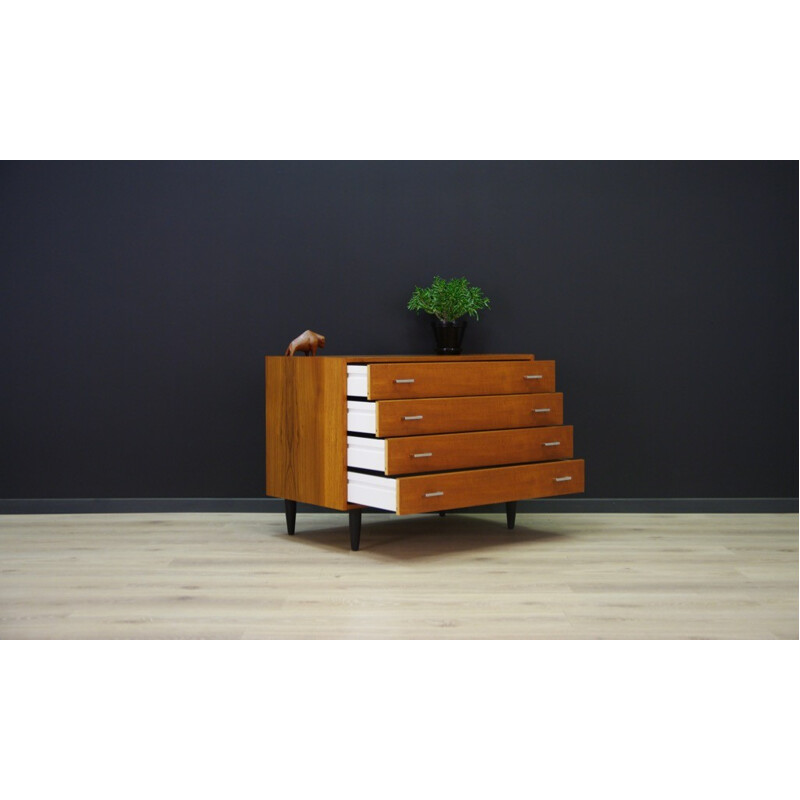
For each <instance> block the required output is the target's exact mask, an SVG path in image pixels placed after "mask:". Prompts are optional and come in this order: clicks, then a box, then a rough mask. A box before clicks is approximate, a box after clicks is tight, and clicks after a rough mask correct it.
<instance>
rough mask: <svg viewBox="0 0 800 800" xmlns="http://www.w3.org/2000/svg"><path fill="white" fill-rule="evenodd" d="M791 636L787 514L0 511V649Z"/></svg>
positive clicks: (791, 547) (793, 565) (794, 603)
mask: <svg viewBox="0 0 800 800" xmlns="http://www.w3.org/2000/svg"><path fill="white" fill-rule="evenodd" d="M241 638H243V639H587V638H604V639H687V638H700V639H797V638H798V517H797V515H796V514H520V515H518V517H517V526H516V529H515V530H513V531H508V530H506V527H505V516H504V515H500V514H472V515H467V514H448V516H446V517H444V518H440V517H438V516H416V517H395V516H392V515H378V514H365V515H364V523H363V529H362V535H361V550H360V551H359V552H357V553H353V552H351V551H350V549H349V538H348V531H347V517H346V515H345V514H300V515H298V517H297V534H296V535H295V536H287V535H286V529H285V523H284V519H283V515H277V514H84V515H69V514H64V515H9V516H3V517H0V639H241Z"/></svg>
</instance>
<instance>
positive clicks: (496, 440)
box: [356, 425, 572, 475]
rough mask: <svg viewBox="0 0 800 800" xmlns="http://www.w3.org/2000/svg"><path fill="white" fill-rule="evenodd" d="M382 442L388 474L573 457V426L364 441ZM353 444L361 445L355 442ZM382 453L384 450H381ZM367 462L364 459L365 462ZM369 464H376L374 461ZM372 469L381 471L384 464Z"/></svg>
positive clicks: (407, 473)
mask: <svg viewBox="0 0 800 800" xmlns="http://www.w3.org/2000/svg"><path fill="white" fill-rule="evenodd" d="M367 442H368V444H369V446H370V447H375V443H380V444H383V445H385V455H386V463H385V471H386V474H387V475H409V474H412V473H418V472H437V471H442V470H448V469H468V468H470V467H491V466H495V465H497V464H522V463H524V462H527V461H553V460H555V459H559V458H572V426H571V425H564V426H561V427H546V428H517V429H515V430H498V431H480V432H478V433H444V434H438V435H435V436H404V437H402V438H397V439H386V440H382V439H373V440H367ZM356 444H361V443H360V442H356ZM381 454H383V453H381ZM365 463H366V462H365ZM372 463H377V461H373V462H372ZM371 468H372V469H380V470H382V471H383V469H384V465H383V464H381V466H380V467H378V466H373V467H371Z"/></svg>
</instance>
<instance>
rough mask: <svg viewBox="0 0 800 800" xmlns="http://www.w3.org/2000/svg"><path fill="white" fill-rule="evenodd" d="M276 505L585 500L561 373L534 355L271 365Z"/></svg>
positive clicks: (353, 531) (357, 527) (401, 507)
mask: <svg viewBox="0 0 800 800" xmlns="http://www.w3.org/2000/svg"><path fill="white" fill-rule="evenodd" d="M266 407H267V420H266V422H267V494H268V495H271V496H273V497H281V498H283V499H284V500H285V503H286V521H287V526H288V529H289V533H294V526H295V514H296V508H297V503H298V502H301V503H310V504H312V505H318V506H325V507H327V508H333V509H337V510H340V511H348V512H350V543H351V547H352V549H353V550H358V547H359V541H360V532H361V512H362V510H363V508H364V507H365V506H366V507H372V508H380V509H385V510H388V511H394V512H396V513H398V514H421V513H425V512H432V511H438V512H440V513H443V512H444V511H447V510H450V509H455V508H465V507H468V506H478V505H486V504H490V503H505V504H506V512H507V519H508V526H509V528H512V527H513V525H514V515H515V508H516V501H517V500H522V499H526V498H533V497H551V496H553V495H560V494H573V493H578V492H582V491H583V489H584V462H583V461H582V460H579V459H573V458H572V426H570V425H564V424H563V421H564V419H563V417H564V412H563V396H562V394H561V393H560V392H556V385H555V362H553V361H536V360H535V359H534V357H533V356H532V355H483V356H455V357H454V356H445V357H442V356H316V357H312V358H309V357H295V358H287V357H285V356H267V357H266Z"/></svg>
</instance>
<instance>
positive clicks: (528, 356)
mask: <svg viewBox="0 0 800 800" xmlns="http://www.w3.org/2000/svg"><path fill="white" fill-rule="evenodd" d="M298 357H299V358H307V357H308V356H298ZM266 358H281V359H284V358H287V356H266ZM312 358H324V359H326V360H328V361H346V362H347V363H348V364H372V363H384V362H385V363H393V362H394V363H405V362H407V361H443V362H446V363H448V364H453V363H457V362H459V361H531V360H532V359H533V354H532V353H508V354H495V353H485V354H481V355H467V356H464V355H462V356H435V355H432V356H403V355H399V356H324V355H317V356H312Z"/></svg>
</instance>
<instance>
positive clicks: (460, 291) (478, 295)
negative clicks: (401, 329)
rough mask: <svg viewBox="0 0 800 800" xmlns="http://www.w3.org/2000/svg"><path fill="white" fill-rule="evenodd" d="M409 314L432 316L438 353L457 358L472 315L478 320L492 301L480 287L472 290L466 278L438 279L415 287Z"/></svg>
mask: <svg viewBox="0 0 800 800" xmlns="http://www.w3.org/2000/svg"><path fill="white" fill-rule="evenodd" d="M408 308H409V310H410V311H416V312H417V314H419V312H420V311H424V312H425V313H426V314H432V315H433V316H434V317H435V319H433V320H432V324H433V331H434V334H435V335H436V352H437V353H438V354H439V355H445V356H457V355H458V354H459V353H461V340H462V338H463V337H464V329H465V328H466V327H467V321H466V320H465V319H462V317H464V316H465V315H467V314H468V315H470V316H472V317H475V319H478V311H480V310H481V309H484V308H489V298H488V297H486V296H485V295H484V294H483V291H482V290H481V289H479V288H478V287H477V286H472V285H471V284H470V282H469V281H468V280H467V279H466V278H453V279H452V280H449V281H446V280H445V279H444V278H441V277H439V276H438V275H437V276H436V277H435V278H434V279H433V283H432V284H431V285H430V286H428V287H427V288H425V289H423V288H422V287H420V286H416V287H414V292H413V293H412V295H411V299H410V300H409V301H408Z"/></svg>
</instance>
